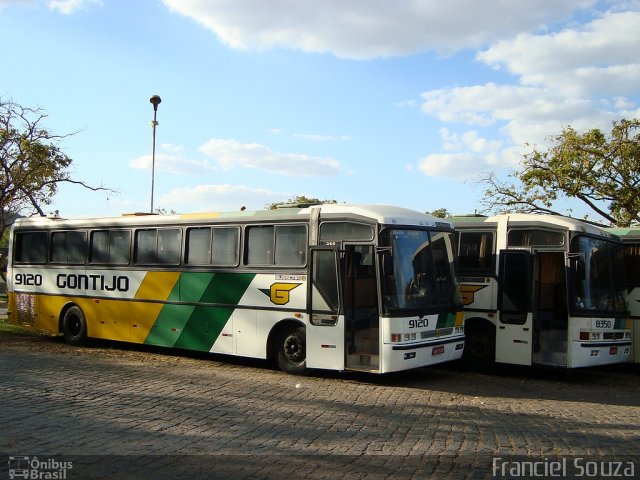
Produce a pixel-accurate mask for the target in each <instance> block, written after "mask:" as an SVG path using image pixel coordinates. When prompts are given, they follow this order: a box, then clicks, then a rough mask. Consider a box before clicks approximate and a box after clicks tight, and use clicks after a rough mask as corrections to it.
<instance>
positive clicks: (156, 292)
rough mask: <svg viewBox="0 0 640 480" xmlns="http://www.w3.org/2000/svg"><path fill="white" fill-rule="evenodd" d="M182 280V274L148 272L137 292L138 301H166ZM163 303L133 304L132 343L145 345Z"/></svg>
mask: <svg viewBox="0 0 640 480" xmlns="http://www.w3.org/2000/svg"><path fill="white" fill-rule="evenodd" d="M179 278H180V272H147V274H146V275H145V277H144V280H143V281H142V284H141V285H140V288H138V291H137V292H136V296H135V299H136V300H166V299H167V298H169V294H170V293H171V291H172V290H173V288H174V287H175V285H176V282H177V281H178V279H179ZM163 306H164V304H163V303H146V302H133V303H132V305H131V341H132V342H137V343H144V341H145V339H146V338H147V335H149V332H150V331H151V329H152V328H153V325H154V324H155V322H156V319H157V318H158V315H159V314H160V310H162V307H163Z"/></svg>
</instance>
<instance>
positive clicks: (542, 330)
mask: <svg viewBox="0 0 640 480" xmlns="http://www.w3.org/2000/svg"><path fill="white" fill-rule="evenodd" d="M534 278H535V281H534V285H533V362H534V363H537V364H542V365H554V366H561V367H566V366H567V348H568V329H569V322H568V320H569V310H568V304H567V280H566V273H565V253H564V252H562V251H555V252H554V251H545V252H536V254H535V256H534Z"/></svg>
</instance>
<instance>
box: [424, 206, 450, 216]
mask: <svg viewBox="0 0 640 480" xmlns="http://www.w3.org/2000/svg"><path fill="white" fill-rule="evenodd" d="M425 213H427V215H433V216H434V217H437V218H449V217H451V216H452V215H451V214H450V213H449V210H447V209H446V208H438V209H436V210H433V211H432V212H425Z"/></svg>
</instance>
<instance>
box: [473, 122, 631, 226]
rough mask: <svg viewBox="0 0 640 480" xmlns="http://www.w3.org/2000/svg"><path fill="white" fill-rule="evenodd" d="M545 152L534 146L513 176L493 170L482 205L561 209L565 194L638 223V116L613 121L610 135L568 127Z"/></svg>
mask: <svg viewBox="0 0 640 480" xmlns="http://www.w3.org/2000/svg"><path fill="white" fill-rule="evenodd" d="M551 140H552V144H551V146H550V147H549V148H548V149H547V150H537V149H535V148H534V149H533V150H532V151H531V152H530V153H528V154H526V155H525V156H524V158H523V163H522V166H523V169H522V171H519V172H513V173H512V174H511V178H514V179H516V180H517V181H518V182H519V186H516V185H514V184H509V183H507V182H500V181H499V180H498V179H497V178H496V177H495V175H493V174H490V175H488V176H487V177H485V178H483V179H482V180H481V183H483V184H484V185H485V187H486V190H485V193H484V198H483V200H482V204H483V206H484V207H485V208H487V209H488V210H494V211H499V212H505V211H511V212H513V211H517V212H534V213H558V212H557V211H555V210H554V208H553V205H554V202H556V201H557V200H558V199H559V198H561V197H569V198H576V199H578V200H580V201H582V202H583V203H584V204H585V205H587V206H588V207H589V208H590V209H591V210H592V211H593V212H595V213H596V214H598V215H599V216H600V217H602V218H604V219H605V220H607V221H608V222H610V223H611V224H613V225H618V226H629V225H631V224H633V223H637V222H640V120H638V119H635V120H625V119H623V120H620V121H617V122H614V123H613V128H612V129H611V132H610V134H609V135H606V134H605V133H603V132H602V131H600V130H599V129H592V130H589V131H587V132H585V133H579V132H577V131H576V130H575V129H574V128H572V127H570V126H569V127H566V128H565V129H563V131H562V133H560V134H559V135H556V136H554V137H552V138H551Z"/></svg>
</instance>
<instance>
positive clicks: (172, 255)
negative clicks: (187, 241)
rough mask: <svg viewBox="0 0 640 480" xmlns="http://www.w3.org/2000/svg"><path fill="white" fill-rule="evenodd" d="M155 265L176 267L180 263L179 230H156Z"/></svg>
mask: <svg viewBox="0 0 640 480" xmlns="http://www.w3.org/2000/svg"><path fill="white" fill-rule="evenodd" d="M156 263H158V264H161V265H177V264H178V263H180V229H179V228H171V229H163V230H158V252H157V256H156Z"/></svg>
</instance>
